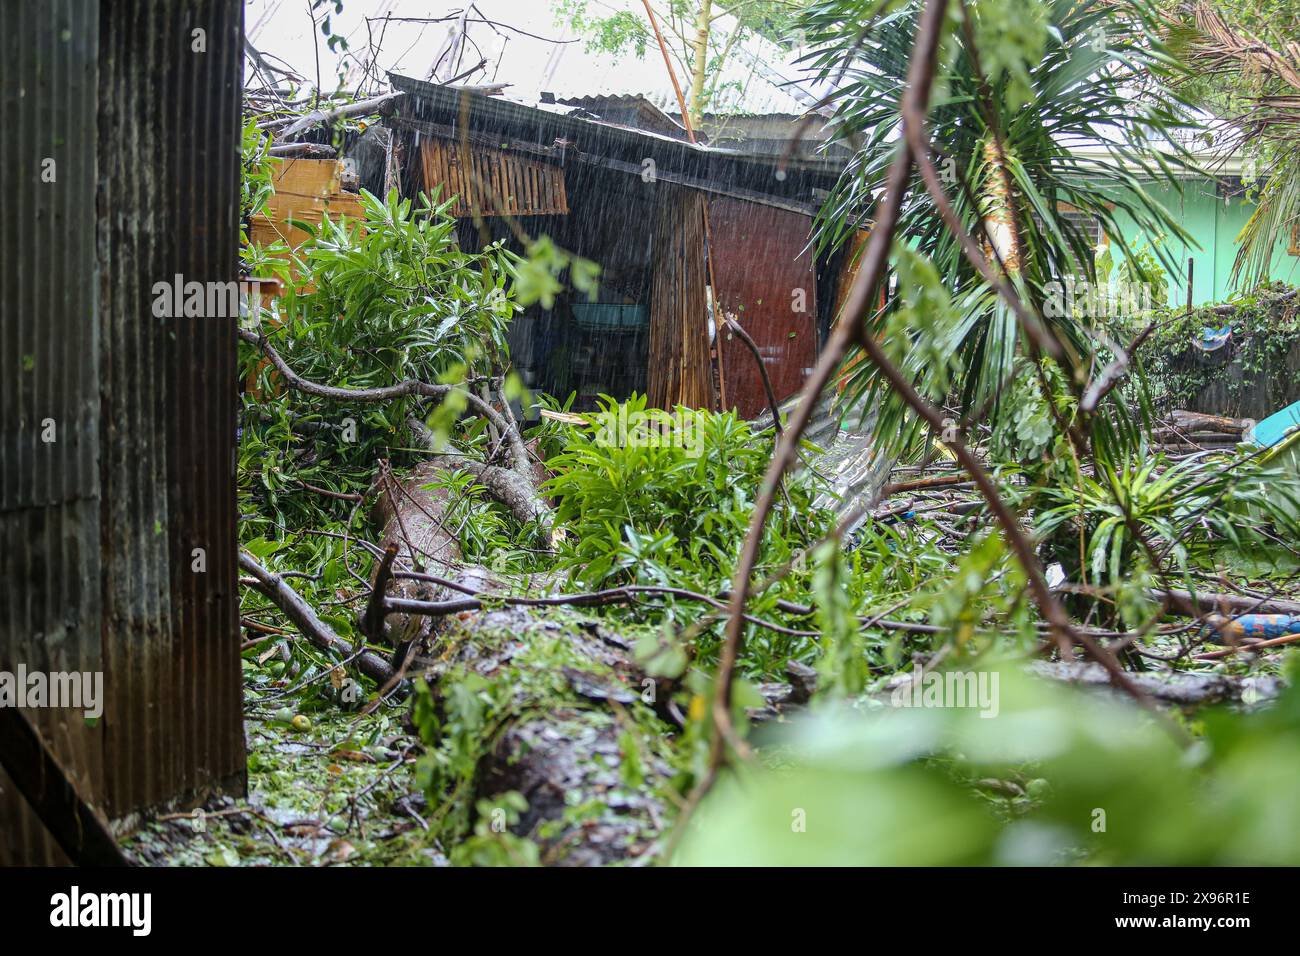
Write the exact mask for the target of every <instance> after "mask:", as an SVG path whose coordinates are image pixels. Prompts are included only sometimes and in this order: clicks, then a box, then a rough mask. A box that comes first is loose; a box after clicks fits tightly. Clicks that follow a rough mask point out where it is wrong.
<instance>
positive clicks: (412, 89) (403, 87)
mask: <svg viewBox="0 0 1300 956" xmlns="http://www.w3.org/2000/svg"><path fill="white" fill-rule="evenodd" d="M388 79H389V82H390V83H391V84H392V86H393V89H395V90H399V91H401V92H403V93H405V94H407V96H406V97H402V98H400V99H399V100H398V102H399V103H401V104H403V105H405V104H407V103H409V101H410V100H411V99H415V100H423V101H425V102H429V103H432V104H433V105H434V106H435V108H441V109H444V110H448V111H451V110H452V109H453V108H455V109H459V106H460V101H461V97H462V96H469V97H471V99H472V102H473V105H474V106H475V107H476V108H479V109H482V110H483V111H484V112H485V113H487V114H489V115H492V116H494V118H497V119H501V120H505V121H508V122H517V123H520V124H526V125H530V124H531V125H535V123H536V119H537V116H538V115H539V114H541V115H545V116H546V117H547V118H548V119H551V120H554V121H557V122H558V123H560V124H561V125H569V126H571V128H572V129H574V130H575V131H576V130H580V129H582V128H584V127H586V128H590V127H597V128H599V129H600V130H601V131H616V132H617V133H620V134H623V135H625V136H627V137H632V138H635V139H641V140H647V141H652V142H655V143H658V144H662V145H665V146H671V147H675V148H678V149H680V150H683V151H686V152H690V153H695V154H697V155H700V156H710V157H717V158H721V159H730V160H736V161H738V162H747V163H756V164H759V165H763V166H781V165H783V166H784V168H786V169H793V170H800V171H806V172H810V173H814V174H830V175H834V176H838V175H839V172H840V169H841V166H842V164H841V163H839V162H837V161H836V160H831V159H811V158H809V157H807V156H800V155H793V156H790V157H788V158H785V157H782V156H774V155H771V154H765V153H754V152H746V151H745V150H739V149H729V148H726V147H720V146H705V145H702V144H698V143H691V142H689V141H688V140H682V139H676V138H674V137H672V136H667V135H665V134H663V133H656V132H654V131H652V130H643V129H633V128H631V127H627V126H621V125H619V124H616V123H605V122H601V121H598V120H591V119H585V118H583V117H579V116H572V115H570V114H567V113H560V112H557V111H555V110H554V109H547V108H546V106H547V104H538V105H536V106H533V105H529V104H527V103H519V102H516V101H515V100H510V99H506V98H504V97H498V96H484V95H482V94H481V93H477V92H475V91H473V90H468V91H466V90H463V89H456V88H454V87H447V86H443V85H441V84H437V83H430V82H428V81H427V80H417V79H415V78H413V77H408V76H402V75H401V74H398V73H389V74H388ZM559 102H561V101H559V100H557V103H559ZM664 115H665V116H667V115H668V114H664ZM669 118H670V119H671V117H669ZM783 159H784V163H782V160H783Z"/></svg>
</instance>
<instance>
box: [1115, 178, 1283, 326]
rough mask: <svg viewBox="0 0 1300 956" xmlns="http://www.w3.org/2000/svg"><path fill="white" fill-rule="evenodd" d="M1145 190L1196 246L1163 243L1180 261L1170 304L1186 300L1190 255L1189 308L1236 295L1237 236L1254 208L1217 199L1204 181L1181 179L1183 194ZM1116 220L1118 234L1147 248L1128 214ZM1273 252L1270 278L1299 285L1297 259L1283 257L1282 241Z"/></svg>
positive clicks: (1211, 184)
mask: <svg viewBox="0 0 1300 956" xmlns="http://www.w3.org/2000/svg"><path fill="white" fill-rule="evenodd" d="M1147 191H1148V193H1149V194H1150V195H1151V196H1152V197H1154V198H1155V199H1156V200H1157V201H1158V202H1160V203H1161V204H1162V205H1164V207H1165V208H1166V209H1168V210H1169V212H1170V213H1171V214H1172V215H1173V216H1174V218H1175V219H1176V220H1177V221H1178V222H1179V223H1180V224H1181V225H1182V227H1183V228H1184V229H1186V230H1187V231H1188V232H1189V233H1191V235H1192V238H1193V240H1194V241H1195V243H1196V245H1191V246H1189V245H1187V244H1185V243H1183V242H1181V241H1177V240H1173V239H1168V240H1166V248H1167V249H1168V251H1169V253H1170V254H1171V255H1172V256H1173V257H1174V259H1175V260H1176V261H1177V262H1178V263H1179V266H1178V272H1177V274H1176V275H1170V277H1169V300H1170V304H1173V305H1178V304H1181V303H1184V302H1186V301H1187V259H1188V257H1189V256H1190V257H1191V258H1192V259H1193V261H1194V263H1195V265H1194V267H1193V270H1192V273H1193V280H1192V302H1193V304H1195V305H1202V304H1204V303H1206V302H1218V301H1221V300H1223V299H1227V298H1229V297H1230V296H1231V295H1232V294H1233V293H1234V292H1235V291H1236V290H1235V289H1234V288H1233V287H1232V284H1231V280H1230V276H1231V274H1232V262H1233V259H1234V258H1236V255H1237V235H1238V233H1240V232H1241V228H1242V226H1244V225H1245V224H1246V221H1247V220H1248V219H1249V218H1250V214H1251V210H1252V209H1253V204H1252V203H1249V202H1247V201H1245V200H1243V199H1241V198H1233V199H1228V200H1224V199H1222V198H1220V197H1219V196H1217V195H1216V194H1215V187H1214V182H1213V181H1211V180H1208V179H1194V180H1185V181H1184V182H1183V190H1182V192H1181V194H1180V193H1179V192H1178V190H1176V189H1174V188H1173V187H1172V186H1168V185H1163V184H1161V185H1155V184H1151V185H1148V187H1147ZM1117 218H1118V219H1119V227H1120V232H1121V235H1122V236H1123V238H1124V240H1125V241H1126V242H1127V243H1128V244H1129V245H1130V246H1131V247H1133V248H1140V247H1141V245H1142V243H1143V242H1144V241H1145V242H1146V244H1147V245H1148V246H1149V245H1150V244H1151V243H1150V239H1148V238H1147V237H1145V236H1144V235H1143V234H1142V232H1141V231H1140V230H1139V229H1138V228H1137V227H1136V226H1135V225H1134V223H1133V221H1132V220H1131V219H1129V218H1128V217H1127V216H1119V217H1117ZM1197 245H1199V247H1200V248H1197ZM1277 249H1278V251H1277V254H1276V255H1275V256H1274V257H1273V271H1272V276H1271V278H1273V279H1280V280H1281V281H1283V282H1288V283H1291V284H1292V285H1300V256H1293V255H1289V254H1288V253H1287V243H1286V242H1285V237H1279V240H1278V245H1277Z"/></svg>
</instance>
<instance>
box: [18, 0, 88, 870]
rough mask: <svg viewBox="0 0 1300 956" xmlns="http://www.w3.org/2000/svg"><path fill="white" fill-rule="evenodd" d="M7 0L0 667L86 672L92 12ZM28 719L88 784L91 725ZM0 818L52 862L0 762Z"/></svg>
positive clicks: (62, 713) (33, 855)
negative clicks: (9, 0)
mask: <svg viewBox="0 0 1300 956" xmlns="http://www.w3.org/2000/svg"><path fill="white" fill-rule="evenodd" d="M12 6H13V5H12V4H11V5H9V7H7V8H6V10H7V13H8V14H9V16H8V17H7V19H8V21H9V27H8V29H6V30H5V32H4V36H3V39H2V40H0V97H2V98H3V99H2V101H3V104H4V113H3V120H2V121H3V124H4V130H5V133H4V135H3V137H0V169H4V170H5V197H6V198H5V203H4V209H5V211H4V214H3V216H0V263H3V267H0V268H3V275H4V278H3V281H0V539H2V544H0V587H2V588H3V589H4V591H3V593H4V600H3V602H0V669H3V670H6V671H10V672H13V671H15V670H16V669H17V668H18V667H19V665H25V666H26V667H27V668H29V669H31V670H39V671H46V672H48V671H52V670H60V671H71V670H77V671H97V670H100V669H101V667H102V665H101V654H100V643H99V640H98V629H99V588H98V586H97V582H98V580H99V475H98V471H97V464H96V456H97V452H98V447H99V438H98V432H97V425H98V417H99V416H98V411H99V376H98V358H97V347H96V343H97V331H96V326H95V322H94V316H95V292H96V288H95V135H96V134H95V89H96V83H97V70H96V60H97V49H98V43H99V38H98V23H99V18H98V9H97V4H95V3H94V2H89V0H77V2H73V0H61V2H43V0H26V2H22V3H19V4H18V5H17V6H18V9H12ZM19 24H21V25H22V29H19V28H18V25H19ZM47 429H50V430H47ZM43 433H44V434H43ZM43 438H52V439H53V441H45V440H43ZM87 637H89V638H90V639H87ZM28 716H29V717H30V718H31V720H32V722H33V723H34V724H35V725H36V726H37V728H38V729H39V730H40V732H41V734H42V736H43V737H44V738H45V739H46V741H48V742H49V744H50V745H51V746H52V747H53V748H55V750H56V751H57V752H58V754H59V756H60V758H61V760H62V763H63V766H64V767H65V769H66V770H67V771H68V772H69V774H70V775H71V777H72V778H73V779H74V781H75V782H76V785H77V786H78V788H79V789H82V790H85V791H90V792H94V793H98V792H100V791H101V789H102V788H101V783H102V773H101V768H100V761H99V751H100V744H101V742H102V730H101V729H99V728H90V727H88V726H87V725H86V723H85V721H84V719H83V717H82V715H81V714H80V713H78V712H74V711H67V710H35V711H29V712H28ZM0 820H3V821H4V823H3V835H2V838H0V863H16V862H33V863H53V862H61V861H63V859H64V858H63V856H62V853H61V852H60V851H59V850H58V849H57V847H55V846H54V844H53V842H52V841H50V840H48V839H47V838H46V836H45V833H44V828H43V827H42V826H41V824H40V822H39V821H38V820H37V819H36V817H35V815H34V814H33V813H32V812H31V811H30V809H29V808H28V806H27V803H26V801H25V800H24V799H23V797H22V796H21V795H19V794H18V793H17V792H16V790H15V789H14V787H13V784H12V782H11V781H10V780H9V779H8V776H7V775H6V774H5V773H4V771H3V770H0Z"/></svg>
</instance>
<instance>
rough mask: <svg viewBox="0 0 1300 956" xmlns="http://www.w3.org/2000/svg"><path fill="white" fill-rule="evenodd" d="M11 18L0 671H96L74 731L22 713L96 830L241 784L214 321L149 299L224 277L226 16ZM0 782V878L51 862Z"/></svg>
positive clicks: (232, 9)
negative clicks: (97, 713) (94, 687)
mask: <svg viewBox="0 0 1300 956" xmlns="http://www.w3.org/2000/svg"><path fill="white" fill-rule="evenodd" d="M17 7H18V8H19V9H18V11H17V12H15V13H14V15H13V18H12V19H13V20H14V22H15V23H21V24H23V27H24V29H22V30H11V31H9V32H7V33H6V34H5V36H4V39H3V41H0V43H2V44H3V52H4V55H3V57H0V97H3V100H2V101H3V104H4V122H5V129H6V135H5V137H4V138H3V142H2V143H0V156H3V158H4V160H5V163H4V168H5V169H6V171H7V173H8V175H9V188H8V192H7V195H8V196H9V197H10V199H11V200H12V203H11V204H9V203H7V206H6V215H5V216H4V217H0V257H2V260H0V261H4V262H5V271H6V280H5V281H4V282H3V283H0V368H3V369H4V371H3V373H0V533H2V536H3V541H4V547H3V548H0V581H2V582H3V585H0V586H3V587H4V588H5V600H4V601H3V603H2V604H0V628H2V630H0V665H3V666H4V667H5V668H6V669H9V668H12V667H16V666H17V665H18V664H20V663H21V664H25V665H26V666H27V667H28V668H29V669H32V670H43V671H72V670H76V671H88V672H95V671H99V672H102V673H103V690H104V698H105V699H104V701H103V704H104V713H103V716H102V717H101V718H100V719H99V720H98V721H97V722H96V723H95V725H94V726H93V727H92V726H89V725H88V724H87V722H86V721H85V720H84V718H83V715H82V713H81V712H80V711H75V710H67V709H63V710H53V709H49V710H45V709H41V710H31V711H29V712H28V716H29V717H30V718H31V720H32V722H33V724H35V725H36V726H37V729H38V730H39V731H40V733H41V735H42V737H43V738H44V739H45V741H46V742H47V743H48V744H49V746H50V749H51V751H52V752H53V754H54V756H55V757H56V758H57V759H58V762H59V764H60V765H61V766H62V767H63V768H64V769H65V770H66V772H67V773H68V775H69V777H70V778H71V780H72V781H73V783H74V785H75V786H76V788H77V790H78V792H79V793H80V795H81V796H82V797H83V798H84V799H86V800H87V801H89V802H90V803H91V804H92V805H94V806H95V807H97V808H98V809H99V810H100V811H102V812H104V813H105V814H106V815H108V816H109V817H111V818H117V819H120V818H122V817H126V816H129V815H130V814H132V813H134V812H135V811H138V810H141V809H143V808H146V807H150V806H154V805H158V804H161V803H164V802H172V801H178V800H185V799H188V798H190V797H192V796H202V795H203V794H204V793H205V792H207V791H209V790H211V789H215V788H217V787H220V786H222V785H229V786H231V787H233V788H236V789H237V788H241V787H242V785H243V774H244V769H243V768H244V763H243V760H244V753H243V733H242V720H241V688H240V665H239V655H238V619H237V595H236V591H235V566H236V560H235V547H236V545H235V520H234V519H235V488H234V458H233V454H234V433H235V421H234V394H235V382H234V374H235V323H236V322H237V316H230V317H206V318H175V319H173V318H162V317H159V316H158V315H157V314H156V313H155V311H154V308H153V307H154V300H155V296H154V286H155V283H158V282H168V283H170V282H172V281H173V280H174V277H176V276H177V275H180V276H182V277H184V279H185V280H186V281H189V280H198V281H225V280H231V281H233V280H235V279H237V278H238V275H237V269H238V227H239V223H238V208H239V179H238V177H239V107H240V85H239V80H240V61H241V56H242V7H241V4H240V3H239V0H177V2H174V3H173V2H162V0H103V2H102V3H97V2H94V0H59V2H44V0H22V2H19V3H17ZM200 47H202V49H200ZM46 160H53V162H54V165H53V167H50V166H49V164H48V163H47V162H46ZM51 168H52V170H53V177H52V178H42V177H43V174H44V175H45V176H49V173H48V172H47V171H48V170H50V169H51ZM51 426H52V427H53V432H51V431H50V427H51ZM51 435H52V436H53V439H54V440H52V441H51V440H49V436H51ZM195 549H202V555H203V556H202V564H203V566H204V568H205V570H204V571H202V572H199V571H197V570H195V569H196V568H197V567H198V564H197V563H196V562H197V555H196V550H195ZM0 791H2V792H0V861H3V862H35V863H42V862H54V861H57V860H61V859H62V856H61V854H60V853H59V852H58V851H57V849H56V848H54V847H53V844H52V841H50V840H49V838H48V835H47V834H46V833H45V832H44V830H43V828H40V827H38V826H36V825H35V824H34V823H33V821H32V817H31V815H30V813H29V811H28V810H27V809H26V808H25V806H24V805H20V804H19V803H18V802H17V801H20V800H21V798H19V797H18V796H17V795H16V794H15V792H14V788H13V787H12V785H11V783H10V782H9V781H7V780H6V779H5V778H4V777H3V776H0Z"/></svg>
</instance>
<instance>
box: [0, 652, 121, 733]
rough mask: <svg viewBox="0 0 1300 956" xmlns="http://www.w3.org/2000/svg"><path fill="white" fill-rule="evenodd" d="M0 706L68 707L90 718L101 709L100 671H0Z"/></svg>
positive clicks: (23, 665) (93, 717) (21, 669)
mask: <svg viewBox="0 0 1300 956" xmlns="http://www.w3.org/2000/svg"><path fill="white" fill-rule="evenodd" d="M0 707H21V708H24V709H35V708H47V707H50V708H65V707H66V708H70V709H72V710H80V711H82V713H84V714H85V715H86V717H87V718H89V719H91V720H95V719H97V718H98V717H99V716H100V715H101V714H103V713H104V674H103V672H102V671H49V672H48V673H47V672H46V671H29V670H28V669H27V665H26V664H19V665H18V669H17V670H16V671H0Z"/></svg>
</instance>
